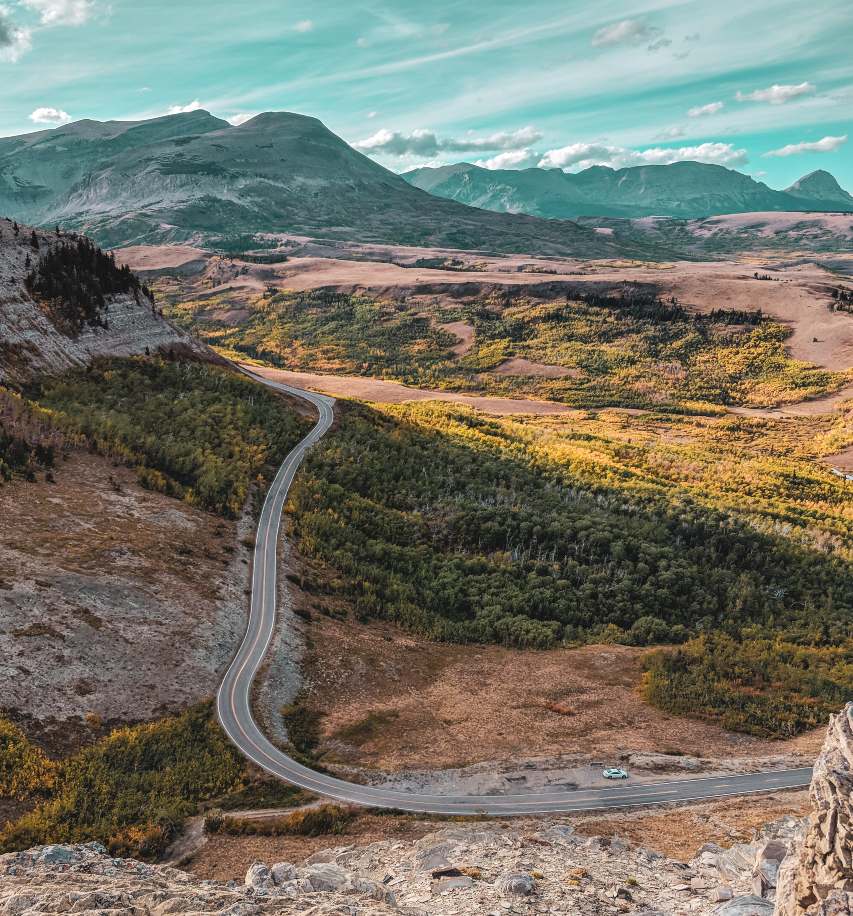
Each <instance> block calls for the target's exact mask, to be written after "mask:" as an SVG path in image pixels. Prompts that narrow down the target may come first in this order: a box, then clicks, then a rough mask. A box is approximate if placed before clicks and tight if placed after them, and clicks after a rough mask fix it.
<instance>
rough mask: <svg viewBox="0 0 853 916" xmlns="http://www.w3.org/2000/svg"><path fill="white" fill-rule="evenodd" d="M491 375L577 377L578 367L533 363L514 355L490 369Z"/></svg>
mask: <svg viewBox="0 0 853 916" xmlns="http://www.w3.org/2000/svg"><path fill="white" fill-rule="evenodd" d="M492 374H493V375H522V376H531V377H533V378H579V377H580V376H581V375H583V373H582V372H581V371H580V369H569V368H567V367H566V366H554V365H550V364H548V363H534V362H531V361H530V360H529V359H522V358H521V357H518V356H517V357H514V358H513V359H508V360H507V361H506V362H503V363H501V364H500V365H499V366H496V367H495V368H494V369H492Z"/></svg>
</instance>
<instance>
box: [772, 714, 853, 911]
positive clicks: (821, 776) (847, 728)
mask: <svg viewBox="0 0 853 916" xmlns="http://www.w3.org/2000/svg"><path fill="white" fill-rule="evenodd" d="M811 799H812V804H813V806H814V811H813V812H812V815H811V817H810V818H809V822H808V825H807V826H806V828H805V830H804V831H803V833H802V835H801V836H800V837H799V839H798V840H797V841H796V842H795V843H794V846H793V849H792V850H791V853H790V854H789V856H788V857H787V858H786V860H785V861H784V863H783V865H782V868H781V871H780V874H779V887H778V892H777V896H776V916H847V914H851V913H853V703H848V704H847V706H846V707H845V708H844V710H842V712H840V713H839V714H838V715H837V716H833V718H832V721H831V722H830V725H829V730H828V732H827V736H826V742H825V743H824V746H823V750H822V751H821V754H820V757H818V760H817V763H816V764H815V768H814V776H813V778H812V784H811Z"/></svg>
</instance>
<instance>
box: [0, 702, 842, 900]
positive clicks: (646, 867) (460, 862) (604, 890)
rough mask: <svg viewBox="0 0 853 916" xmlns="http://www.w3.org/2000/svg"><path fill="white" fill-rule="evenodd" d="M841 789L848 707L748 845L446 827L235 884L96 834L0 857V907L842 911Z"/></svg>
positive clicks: (263, 868) (257, 870) (564, 829)
mask: <svg viewBox="0 0 853 916" xmlns="http://www.w3.org/2000/svg"><path fill="white" fill-rule="evenodd" d="M851 787H853V704H849V705H848V706H847V708H846V709H845V711H844V712H843V713H841V714H840V715H839V716H837V717H835V718H834V719H833V722H832V724H831V726H830V729H829V732H828V736H827V741H826V744H825V746H824V750H823V752H822V754H821V756H820V758H819V760H818V762H817V764H816V767H815V777H814V781H813V784H812V790H811V791H812V799H813V802H814V804H815V811H814V813H813V815H812V816H811V817H810V818H809V819H807V820H806V821H805V822H802V823H801V822H799V821H797V820H795V819H793V818H784V819H783V820H781V821H779V822H777V823H775V824H771V825H768V827H767V828H765V830H764V831H763V832H762V835H761V836H759V837H757V838H756V840H755V842H753V843H750V844H740V845H736V846H733V847H730V848H729V849H725V850H724V849H722V848H720V847H718V846H713V845H707V846H705V847H703V848H702V849H701V850H700V851H699V854H698V855H697V857H696V858H695V859H694V860H693V861H692V862H690V863H685V862H677V861H674V860H671V859H667V858H665V857H664V856H661V855H659V854H658V853H655V852H652V851H650V850H647V849H641V848H638V847H633V846H631V845H630V844H628V843H627V842H626V841H623V840H620V839H618V838H602V837H593V838H588V837H582V836H579V835H577V834H575V833H574V831H573V830H572V828H571V827H569V826H566V825H554V824H548V823H546V822H544V821H543V822H542V823H540V824H539V825H538V827H537V828H535V829H532V830H530V831H529V832H522V831H517V830H512V829H500V828H496V827H494V826H491V825H489V824H488V823H487V822H484V823H474V824H471V823H468V824H462V825H460V824H455V825H453V826H450V827H447V828H445V829H441V830H437V831H436V832H434V833H431V834H429V835H428V836H425V837H423V838H422V839H420V840H418V841H417V842H414V843H400V842H390V841H385V842H380V843H375V844H373V845H371V846H366V847H358V848H356V847H352V846H343V847H338V848H335V849H328V850H324V851H322V852H319V853H316V854H314V855H313V856H312V857H311V858H309V859H308V860H307V862H306V863H305V864H304V865H301V866H295V865H292V864H290V863H286V862H279V863H276V864H273V865H267V864H264V863H261V862H257V863H255V864H254V865H252V867H251V868H250V869H249V871H248V873H247V875H246V878H245V881H244V883H243V884H238V883H237V882H234V881H231V882H228V883H226V884H223V883H219V882H214V881H200V880H199V879H197V878H195V877H194V876H192V875H189V874H187V873H185V872H182V871H179V870H177V869H174V868H169V867H165V866H156V865H145V864H143V863H140V862H135V861H132V860H127V859H115V858H112V857H110V856H109V855H108V854H107V851H106V850H105V849H104V847H103V846H101V845H99V844H97V843H93V844H88V845H84V846H46V847H40V848H37V849H31V850H29V851H27V852H19V853H12V854H9V855H6V856H2V857H0V914H9V916H13V914H14V916H37V914H47V913H84V914H92V916H94V914H96V913H97V914H116V916H117V914H119V913H121V914H134V916H143V914H144V916H160V914H167V913H199V914H201V913H206V914H212V913H217V914H223V916H224V914H234V916H237V914H241V916H248V914H266V913H270V914H272V913H306V914H307V913H311V914H315V916H321V914H333V913H335V914H368V913H377V914H379V913H406V914H412V916H415V914H423V916H427V914H481V913H482V914H527V913H554V914H558V913H559V914H581V916H585V914H589V916H592V914H596V916H599V914H600V916H611V914H619V913H642V914H646V916H652V914H661V916H663V914H667V916H670V914H671V916H681V914H706V913H707V914H711V913H714V914H717V916H773V914H774V910H775V913H776V916H850V914H853V870H851V853H853V834H851ZM777 879H778V880H777ZM777 885H778V891H777Z"/></svg>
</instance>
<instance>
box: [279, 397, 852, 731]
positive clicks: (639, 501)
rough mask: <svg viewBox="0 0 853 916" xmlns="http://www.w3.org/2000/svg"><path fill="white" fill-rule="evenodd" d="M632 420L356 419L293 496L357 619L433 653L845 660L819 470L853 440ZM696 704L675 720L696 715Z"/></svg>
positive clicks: (844, 627)
mask: <svg viewBox="0 0 853 916" xmlns="http://www.w3.org/2000/svg"><path fill="white" fill-rule="evenodd" d="M628 420H629V418H627V417H625V416H624V415H620V414H615V413H606V412H605V413H603V414H590V415H588V417H587V419H585V420H577V419H574V418H573V419H572V420H555V419H547V420H538V421H530V420H528V421H524V422H521V421H516V420H497V419H492V418H488V417H484V416H482V415H477V414H475V413H473V412H470V411H467V410H464V409H461V408H456V407H452V406H448V405H443V404H428V405H400V406H393V407H387V408H383V409H381V410H378V409H369V408H366V407H361V406H347V407H345V408H343V420H342V422H341V424H340V427H339V429H337V430H336V431H335V432H334V433H333V434H332V435H331V437H330V438H329V440H328V442H327V443H326V444H325V445H323V446H321V447H320V448H318V450H317V451H315V452H313V453H312V454H311V456H310V457H309V459H308V464H307V468H306V470H305V472H304V473H303V474H301V475H300V477H299V478H298V479H297V482H296V485H295V489H294V491H293V494H292V499H291V508H292V512H293V515H294V520H295V526H296V533H297V536H298V538H299V542H300V545H301V549H302V550H303V551H304V552H305V553H306V554H308V555H309V556H312V557H315V558H317V559H320V560H322V561H324V562H325V563H327V564H328V565H329V566H330V567H331V572H330V574H329V577H330V579H331V581H332V583H333V588H334V589H335V590H337V592H338V593H340V594H341V595H343V596H345V597H346V598H347V599H348V600H349V601H350V602H351V603H352V606H353V607H354V610H355V613H356V615H358V616H359V617H362V618H365V619H366V618H370V617H381V618H385V619H390V620H393V621H396V622H398V623H400V624H401V625H403V626H404V627H406V628H408V629H410V630H413V631H415V632H417V633H420V634H423V635H426V636H428V637H431V638H435V639H441V640H450V641H461V642H474V641H483V642H499V643H502V644H505V645H510V646H525V647H542V648H544V647H550V646H555V645H560V644H577V643H583V642H598V641H605V642H623V643H628V644H634V645H650V644H655V643H672V642H676V643H680V642H685V641H687V640H689V639H691V638H696V637H699V636H701V635H702V634H709V633H722V634H728V635H729V636H731V637H732V638H734V639H736V640H739V641H745V640H752V639H764V640H767V639H774V638H776V637H777V636H781V637H783V638H784V639H785V640H786V641H787V642H788V643H790V644H792V645H801V646H810V647H814V648H816V649H823V648H832V647H837V646H839V645H841V644H842V643H843V641H844V640H845V639H846V638H848V637H849V635H850V632H849V620H850V614H851V612H853V567H851V562H850V561H851V559H853V554H851V549H850V545H851V543H853V527H851V526H853V520H851V518H850V516H849V511H848V509H849V503H848V499H847V494H846V491H845V489H844V484H843V482H841V481H840V480H838V479H837V478H834V477H833V476H832V475H831V474H829V473H828V471H825V470H823V469H821V468H818V467H816V466H815V465H814V464H813V463H811V462H810V461H808V460H807V459H808V458H809V457H810V456H811V455H814V454H815V450H817V449H819V448H820V447H821V445H823V446H824V447H826V448H830V447H833V445H834V444H835V443H836V442H839V441H841V442H843V441H847V440H846V439H845V437H847V439H849V431H846V432H845V430H844V427H843V425H841V426H837V425H833V421H832V420H830V419H811V420H804V421H803V422H802V423H799V422H796V423H785V422H783V421H753V420H741V419H737V420H735V419H715V420H710V419H708V418H702V419H698V418H697V419H692V418H686V417H683V418H677V417H671V416H670V417H666V416H665V415H657V416H655V415H649V416H648V417H646V418H642V419H640V418H630V421H631V422H630V423H629V422H628ZM425 456H429V459H428V460H425ZM696 676H697V677H704V675H702V674H701V672H699V673H697V675H696ZM719 676H720V677H721V678H722V679H723V680H725V679H726V677H727V675H726V674H725V672H723V673H721V674H720V675H719ZM728 676H729V677H731V678H735V677H736V676H737V675H736V672H731V674H730V675H728ZM812 687H813V685H811V683H810V682H804V683H799V684H797V685H796V688H792V693H791V696H790V697H788V699H782V700H780V701H779V702H782V703H787V702H794V698H795V697H796V695H797V694H798V693H800V694H802V695H809V691H810V690H812ZM814 689H815V690H817V688H814ZM650 696H651V697H652V699H656V697H655V695H654V691H652V690H651V689H650ZM700 696H701V695H700V694H699V693H695V694H694V695H693V697H692V698H691V697H689V696H685V697H683V698H682V703H683V708H680V710H679V711H682V712H684V711H694V712H700V711H701V710H700V705H701V704H700V702H699V697H700ZM804 721H805V720H803V719H802V717H801V718H800V720H798V722H799V727H803V722H804Z"/></svg>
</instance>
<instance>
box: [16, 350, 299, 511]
mask: <svg viewBox="0 0 853 916" xmlns="http://www.w3.org/2000/svg"><path fill="white" fill-rule="evenodd" d="M27 394H28V396H29V398H30V400H32V401H33V402H34V403H35V404H36V405H37V406H38V407H39V408H40V409H41V410H43V411H47V412H48V414H49V416H50V418H51V420H52V421H53V423H54V424H55V426H56V427H57V428H58V429H60V430H61V431H64V432H66V433H67V434H68V435H73V436H77V437H81V438H83V439H85V441H86V442H88V444H89V445H90V447H91V448H93V449H95V450H96V451H98V452H100V453H101V454H104V455H109V456H110V457H112V458H113V459H115V460H117V461H121V462H123V463H125V464H126V465H128V466H130V467H135V468H136V469H137V475H138V478H139V481H140V483H141V484H142V485H143V486H145V487H148V488H149V489H153V490H158V491H161V492H163V493H166V494H168V495H171V496H175V497H177V498H181V499H184V500H186V501H187V502H189V503H191V504H193V505H197V506H200V507H201V508H203V509H207V510H209V511H211V512H216V513H219V514H221V515H224V516H228V517H235V516H236V515H238V514H239V513H240V511H241V510H242V508H243V505H244V503H245V501H246V497H247V495H248V493H249V489H250V487H251V486H252V484H253V483H255V482H256V481H258V480H261V481H263V480H268V479H271V475H273V474H274V473H275V470H276V469H277V466H278V464H279V463H280V462H281V460H282V459H283V458H284V456H285V455H286V454H287V453H288V452H289V451H290V450H291V448H293V446H294V445H295V444H296V443H297V442H298V441H299V440H300V439H301V438H302V436H303V435H304V434H305V432H306V431H307V429H308V427H309V423H308V421H307V420H304V419H302V418H301V417H300V416H298V414H297V413H296V412H295V411H294V410H293V409H291V408H289V407H288V405H287V404H286V402H285V401H284V400H283V399H282V398H281V397H279V396H278V395H276V394H274V393H273V392H272V391H270V390H269V389H268V388H265V387H263V386H261V385H258V384H257V383H256V382H252V381H250V380H249V379H248V378H244V377H243V376H241V375H239V374H237V373H236V372H234V371H232V370H228V369H225V368H220V367H216V366H212V365H209V364H206V363H194V362H187V361H169V360H167V359H162V358H159V357H157V358H153V357H151V358H146V357H136V358H130V359H107V360H100V361H96V362H95V363H94V364H93V365H91V366H90V367H89V368H87V369H81V370H79V371H75V372H71V373H68V374H66V375H64V376H62V377H59V378H55V379H44V380H43V381H42V382H41V383H40V384H39V385H38V386H37V387H36V388H34V389H33V390H31V391H29V392H27Z"/></svg>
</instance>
